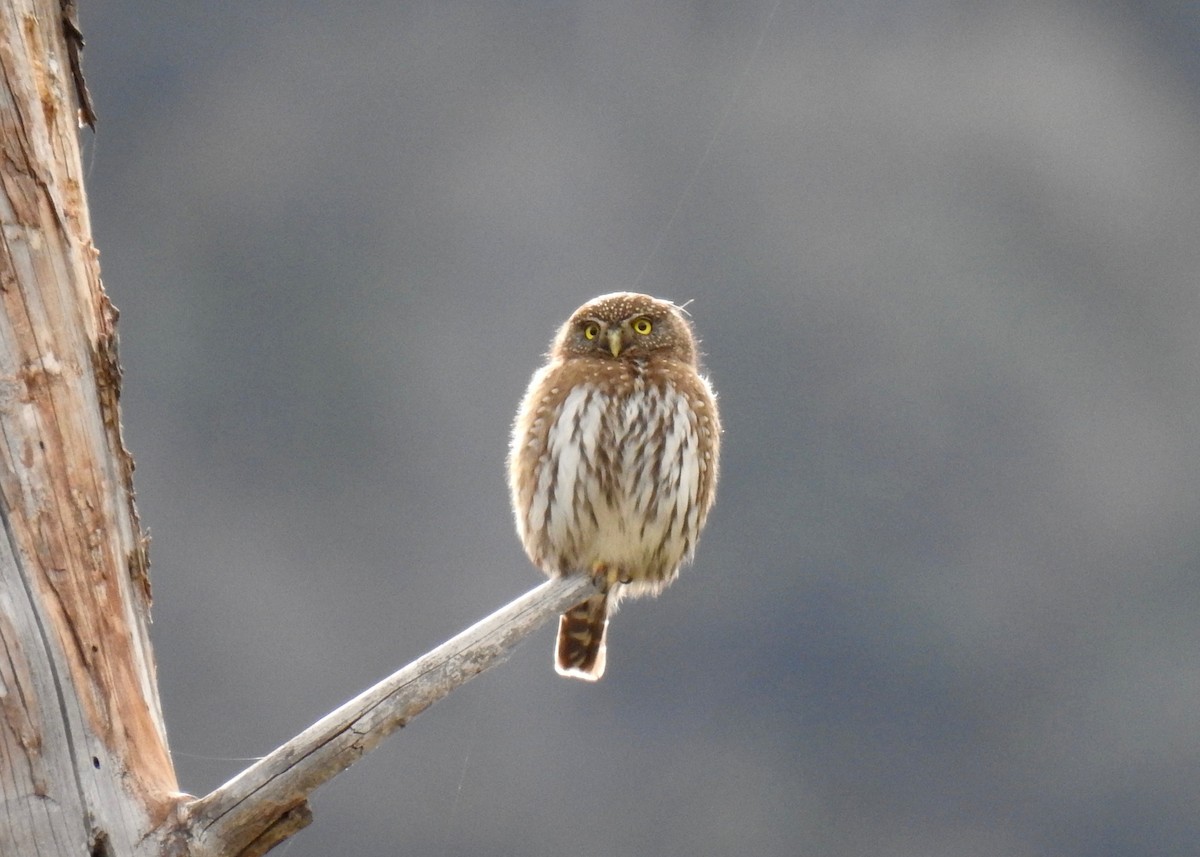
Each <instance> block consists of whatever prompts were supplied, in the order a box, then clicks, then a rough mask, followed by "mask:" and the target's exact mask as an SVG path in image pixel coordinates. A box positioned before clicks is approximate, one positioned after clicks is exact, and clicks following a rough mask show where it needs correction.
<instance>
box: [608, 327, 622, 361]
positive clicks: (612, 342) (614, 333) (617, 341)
mask: <svg viewBox="0 0 1200 857" xmlns="http://www.w3.org/2000/svg"><path fill="white" fill-rule="evenodd" d="M608 350H609V351H611V352H612V355H613V357H620V356H621V328H619V327H618V328H614V329H613V330H610V331H609V332H608Z"/></svg>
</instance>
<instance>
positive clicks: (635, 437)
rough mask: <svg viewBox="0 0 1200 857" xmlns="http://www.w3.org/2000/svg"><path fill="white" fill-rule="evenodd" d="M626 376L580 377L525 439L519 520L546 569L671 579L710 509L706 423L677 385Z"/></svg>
mask: <svg viewBox="0 0 1200 857" xmlns="http://www.w3.org/2000/svg"><path fill="white" fill-rule="evenodd" d="M622 382H623V383H620V384H597V383H587V382H585V383H579V384H576V385H575V386H573V387H572V388H570V390H569V392H567V393H566V395H565V396H563V397H562V398H561V402H560V403H559V404H557V406H556V407H554V408H553V410H552V411H549V412H546V413H544V414H543V417H542V419H543V420H544V422H543V423H541V424H539V425H537V426H536V428H537V429H538V430H537V431H531V432H530V436H529V438H528V439H527V440H526V441H525V443H526V445H527V447H528V449H529V452H530V454H529V455H527V456H526V458H527V463H528V465H529V466H528V471H527V473H528V478H527V485H526V490H525V491H522V492H518V493H520V494H521V495H523V497H524V498H527V500H525V502H523V503H520V504H519V507H518V508H519V509H521V508H523V509H524V510H525V514H524V516H523V517H524V520H523V521H518V525H519V529H521V530H522V532H523V540H524V541H525V544H526V548H527V550H529V552H530V555H531V557H533V559H534V561H535V562H536V563H538V564H539V565H540V566H541V567H542V568H543V569H544V570H546V571H549V572H552V573H566V572H569V571H573V570H587V569H590V568H592V567H593V566H595V565H596V564H598V563H602V564H605V565H608V566H610V567H614V566H615V567H619V568H621V569H622V571H623V572H625V573H626V574H627V575H628V576H630V577H632V578H633V579H634V580H635V581H646V582H648V583H653V582H662V583H665V582H666V581H668V580H669V579H670V578H672V577H673V576H674V574H675V572H676V570H677V569H678V566H679V564H680V562H681V561H682V560H683V559H684V558H685V557H686V556H687V555H689V554H690V553H691V550H692V548H693V546H694V544H695V539H696V536H697V535H698V532H699V528H700V526H701V524H702V521H703V515H704V512H705V511H706V505H707V503H706V502H705V500H704V498H702V497H701V496H700V488H701V483H702V470H703V469H704V466H705V465H704V462H703V461H702V455H701V452H700V442H699V441H700V431H701V429H700V427H699V425H698V422H699V421H698V417H697V412H696V409H695V407H694V402H693V401H692V398H691V397H690V396H689V395H688V394H687V393H686V392H684V391H680V390H679V389H678V388H677V387H676V386H675V385H674V384H672V383H670V382H661V381H660V382H657V383H655V382H652V381H650V380H647V379H646V378H645V377H644V376H641V375H636V374H635V375H629V376H625V377H624V378H623V379H622ZM514 440H515V439H514ZM534 453H536V455H535V454H534ZM514 496H516V495H514ZM521 524H524V526H521Z"/></svg>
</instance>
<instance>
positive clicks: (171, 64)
mask: <svg viewBox="0 0 1200 857" xmlns="http://www.w3.org/2000/svg"><path fill="white" fill-rule="evenodd" d="M80 5H81V9H80V11H81V17H82V23H83V25H84V30H85V34H86V36H87V40H88V47H87V52H86V54H85V57H84V61H85V67H86V70H87V72H88V75H89V82H90V84H91V88H92V91H93V93H94V95H95V97H96V102H97V108H98V110H99V113H100V119H101V122H100V126H99V129H100V133H99V135H98V136H97V137H96V138H94V140H93V139H91V138H90V136H89V135H87V134H85V135H84V137H85V139H86V140H87V143H86V146H87V148H86V150H85V159H86V161H87V163H88V164H89V181H88V186H89V191H90V199H91V205H92V213H93V219H94V227H95V233H96V241H97V244H98V246H99V248H100V250H101V252H102V257H101V260H102V264H103V271H104V280H105V283H106V285H107V287H108V289H109V291H110V292H111V294H112V296H113V298H114V300H115V302H116V303H117V305H118V306H119V307H120V309H121V311H122V316H121V327H120V331H121V339H122V358H123V362H124V366H125V369H126V382H125V396H124V406H125V407H124V417H125V423H126V435H127V440H128V443H129V445H130V447H131V449H132V451H133V453H134V455H135V457H136V459H137V463H138V470H137V488H138V492H139V500H140V505H141V510H142V514H143V518H144V521H145V523H146V524H147V525H148V526H149V527H150V529H151V532H152V535H153V537H154V543H153V551H152V559H153V582H154V591H155V597H156V601H155V612H154V618H155V625H154V629H153V638H154V643H155V646H156V651H157V656H158V664H159V677H160V681H161V688H162V693H163V698H164V702H165V706H166V714H167V721H168V726H169V729H170V736H171V743H172V747H173V749H174V750H175V751H176V753H177V756H176V763H177V765H178V769H179V773H180V777H181V780H182V785H183V787H184V788H185V789H187V790H188V791H191V792H194V793H203V792H204V791H206V790H208V789H211V788H213V787H214V786H216V785H218V784H220V783H221V782H223V781H224V780H225V779H227V778H228V777H230V776H231V775H233V774H234V773H236V772H237V771H239V770H240V769H241V768H242V767H244V765H245V764H246V763H245V762H243V761H240V759H239V757H252V756H256V755H261V754H263V753H265V752H267V751H269V750H270V749H271V748H273V747H275V746H276V745H278V744H279V743H281V742H283V741H284V740H286V739H287V738H289V737H291V736H292V735H293V734H295V733H296V732H298V731H300V730H301V729H303V728H304V727H306V726H307V725H308V724H309V723H311V722H312V721H314V720H315V719H317V718H318V717H320V716H322V715H323V714H325V713H326V712H327V711H328V710H330V709H331V708H333V707H334V706H336V705H337V704H339V703H340V702H342V701H343V700H344V699H346V698H348V697H349V696H351V695H352V694H354V693H356V692H358V691H359V690H361V689H363V688H364V687H366V686H368V685H369V684H371V683H372V682H374V681H375V680H377V679H379V678H381V677H382V676H384V675H386V674H387V673H389V672H391V671H392V670H393V669H396V668H398V667H399V666H401V665H403V664H404V663H406V662H408V661H409V660H411V659H413V658H415V657H416V656H418V655H420V654H421V653H423V652H424V651H426V650H427V649H429V648H431V647H432V646H434V645H435V644H437V643H439V642H440V641H442V640H443V639H445V638H447V637H449V636H450V635H451V634H453V633H455V632H457V631H458V630H460V629H461V628H463V627H465V626H467V625H468V624H470V623H472V622H474V621H475V620H476V619H478V618H480V617H481V616H483V615H485V614H487V613H489V612H491V611H492V610H493V609H494V608H496V607H499V606H500V605H501V604H503V603H505V602H507V601H508V600H510V599H511V598H513V597H516V596H517V595H519V594H521V593H522V592H524V591H526V590H527V589H528V588H530V587H532V586H534V585H535V584H537V583H539V582H540V580H541V577H540V576H539V575H538V574H537V572H535V571H534V570H533V569H532V568H531V567H530V565H529V564H528V562H527V561H526V559H525V557H524V555H523V554H522V552H521V550H520V548H519V546H518V543H517V540H516V537H515V536H514V534H513V532H512V526H511V522H510V513H509V508H508V498H507V494H506V488H505V483H504V468H503V461H504V456H505V446H506V442H507V433H508V427H509V423H510V419H511V417H512V414H513V411H514V410H515V408H516V405H517V401H518V399H519V397H520V395H521V393H522V391H523V389H524V387H525V384H526V382H527V380H528V377H529V375H530V373H531V372H532V371H533V369H534V368H535V367H536V366H537V365H538V364H539V362H540V360H541V355H542V353H543V352H544V350H545V347H546V345H547V343H548V341H549V339H550V337H551V335H552V334H553V332H554V329H555V327H556V326H557V325H558V324H559V323H560V322H561V321H562V320H563V319H564V318H565V317H566V316H567V315H568V314H569V313H570V312H571V311H572V310H573V309H574V308H575V307H576V306H577V305H579V304H580V303H582V302H584V301H585V300H587V299H588V298H590V297H592V296H594V295H596V294H599V293H601V292H607V291H612V290H616V289H627V288H636V289H638V290H642V291H648V292H651V293H653V294H656V295H660V296H664V297H669V298H672V299H674V300H676V301H679V302H682V301H687V300H694V303H692V304H691V306H690V310H691V312H692V314H693V316H694V319H695V324H696V327H697V329H698V331H699V333H700V335H701V337H702V338H703V340H704V350H705V352H706V354H707V358H706V361H707V366H708V370H709V372H710V374H711V377H712V379H713V381H714V383H715V385H716V387H717V388H718V390H719V392H720V395H721V405H722V410H723V415H724V419H725V425H726V436H725V456H724V474H723V481H722V483H721V488H720V492H719V498H718V502H717V506H716V509H715V512H714V514H713V516H712V518H711V519H710V523H709V528H708V530H707V531H706V533H705V535H704V538H703V539H702V541H701V544H700V550H699V553H698V557H697V562H696V563H695V565H694V566H693V567H690V568H688V569H685V571H684V574H683V575H682V577H681V578H680V580H679V582H678V583H677V584H676V585H675V586H674V587H673V588H672V589H671V590H670V591H668V592H667V593H665V594H664V595H663V596H662V597H661V598H660V599H658V600H657V601H654V602H635V603H632V604H629V605H628V606H627V607H626V608H625V609H623V610H622V612H621V614H620V616H619V617H618V618H617V619H616V621H615V623H614V626H613V629H612V635H611V638H610V649H609V672H608V675H606V676H605V678H604V680H603V681H602V682H601V683H600V684H599V685H596V686H588V685H585V684H582V683H579V682H573V681H568V680H565V679H561V678H558V677H557V676H555V674H554V672H553V670H552V668H551V642H552V631H551V630H550V629H549V628H546V629H544V630H543V631H542V632H541V633H539V634H537V635H536V636H535V637H534V638H532V639H531V640H529V641H528V642H526V643H525V644H524V645H523V646H522V647H521V649H520V650H518V652H517V653H516V655H515V656H514V657H513V659H512V660H511V661H510V662H509V663H508V664H506V665H505V666H503V667H501V668H500V669H498V670H497V671H495V672H492V673H490V674H488V675H486V676H484V677H482V678H481V679H479V680H477V681H476V682H474V683H472V684H471V685H468V686H467V687H465V688H463V689H462V690H460V691H459V692H456V693H455V694H453V695H452V696H451V697H450V698H449V699H447V700H446V701H444V702H442V703H440V704H439V705H438V706H436V707H435V708H433V709H431V710H430V711H429V712H427V713H426V714H424V715H423V716H421V717H420V718H418V719H417V720H416V721H415V722H414V723H413V724H412V725H411V726H410V727H409V728H408V729H406V730H404V731H403V732H402V733H400V734H398V735H397V736H395V737H394V738H393V739H392V740H391V741H390V742H389V743H387V744H386V745H385V746H384V748H382V749H381V750H380V751H378V752H376V753H374V754H373V755H371V756H369V757H368V758H367V759H365V760H364V761H363V762H362V763H361V764H359V765H358V766H357V767H355V768H353V769H352V770H351V771H349V772H348V773H346V774H345V775H343V776H341V777H339V778H338V779H336V780H335V781H334V782H333V783H331V784H330V785H328V786H326V787H325V788H323V789H322V790H321V791H319V792H318V793H317V795H316V798H315V801H314V806H315V810H316V814H317V817H316V821H315V823H314V824H313V826H312V827H311V828H309V829H308V830H307V831H305V832H303V833H301V834H300V835H299V836H298V837H297V838H296V839H295V840H294V841H293V843H292V844H291V845H290V846H287V847H288V848H289V850H288V851H287V852H286V854H287V857H318V855H331V854H336V855H339V856H340V857H360V856H361V857H365V856H366V855H372V857H374V855H394V854H414V855H417V854H419V855H432V857H451V855H479V854H489V855H533V857H538V855H562V854H572V855H580V857H591V855H606V857H611V855H733V854H754V855H762V857H771V855H780V857H794V855H797V854H814V855H831V856H832V857H841V855H847V857H861V855H887V856H888V857H906V855H913V857H938V856H939V855H946V857H960V855H971V857H990V856H991V855H996V857H1001V855H1003V857H1013V855H1017V857H1020V855H1064V856H1065V857H1074V855H1080V857H1082V855H1151V854H1153V855H1158V857H1162V855H1187V857H1193V855H1195V854H1196V853H1197V843H1200V812H1198V811H1197V807H1198V806H1200V658H1198V653H1200V621H1198V619H1200V583H1198V575H1197V572H1198V570H1200V532H1198V529H1197V520H1198V518H1200V490H1198V485H1200V441H1198V437H1197V425H1198V417H1200V335H1198V333H1197V330H1198V327H1200V282H1198V272H1200V226H1198V224H1200V52H1198V48H1200V11H1198V9H1197V6H1196V4H1193V3H1179V2H1166V0H1163V2H1146V3H1136V4H1135V3H1127V4H1123V3H1097V2H1082V0H1080V2H1069V0H1062V2H1060V1H1059V0H1048V2H1029V3H1024V2H989V3H970V2H968V3H953V2H946V0H918V2H903V3H901V2H896V0H860V2H836V3H814V2H805V0H795V2H793V0H785V2H782V3H781V4H779V6H778V8H777V9H775V2H774V0H755V2H746V3H736V4H735V3H713V2H708V3H704V2H695V3H689V2H661V3H638V2H620V3H616V2H613V3H610V2H569V1H568V0H564V2H474V3H458V2H423V3H422V2H417V3H385V2H368V0H348V2H339V3H330V2H296V1H295V0H293V2H286V3H285V2H261V3H248V4H211V3H195V2H193V3H160V4H145V3H138V2H133V0H125V1H124V2H122V0H94V2H82V3H81V4H80ZM773 9H774V10H775V11H774V12H773ZM760 37H761V42H760ZM756 46H757V50H756ZM723 119H724V121H723V122H722V120H723ZM718 129H719V133H718V134H716V136H715V138H714V132H716V131H717V130H718ZM706 153H707V156H706Z"/></svg>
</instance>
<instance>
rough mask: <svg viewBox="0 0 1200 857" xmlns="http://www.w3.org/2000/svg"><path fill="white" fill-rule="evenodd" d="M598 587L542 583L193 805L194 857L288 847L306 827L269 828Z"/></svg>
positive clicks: (577, 581) (583, 579)
mask: <svg viewBox="0 0 1200 857" xmlns="http://www.w3.org/2000/svg"><path fill="white" fill-rule="evenodd" d="M596 591H597V589H596V587H595V585H594V584H593V582H592V580H591V578H590V577H588V576H586V575H581V576H576V577H568V578H559V579H556V580H551V581H548V582H546V583H543V584H542V585H541V586H539V587H537V588H536V589H534V590H532V591H530V592H528V593H526V594H525V595H523V596H521V597H520V598H518V599H517V600H515V601H513V602H511V603H510V604H508V605H507V606H505V607H502V608H501V609H500V610H498V611H496V612H495V613H493V614H492V615H491V616H488V617H487V618H486V619H483V620H482V621H480V622H478V623H476V624H475V625H473V626H471V627H470V628H468V629H467V630H465V631H463V632H462V633H461V634H459V635H458V636H456V637H454V638H453V639H451V640H449V641H448V642H446V643H443V644H442V645H440V646H438V647H437V648H436V649H434V650H433V651H431V652H429V653H428V654H426V655H424V656H422V657H421V658H419V659H417V660H416V661H414V662H413V663H411V664H409V665H408V666H406V667H404V668H403V669H401V670H400V671H398V672H396V673H394V674H392V675H391V676H389V677H388V678H386V679H384V680H383V681H381V682H380V683H379V684H377V685H375V686H374V687H372V688H370V689H369V690H367V691H365V692H364V693H362V694H360V695H359V696H357V697H355V698H354V699H352V700H350V701H349V702H347V703H345V704H344V705H342V706H341V707H340V708H338V709H337V710H336V711H333V712H331V713H330V714H327V715H326V716H325V717H323V718H322V719H321V720H319V721H317V722H316V723H314V724H313V725H312V726H310V727H309V728H308V729H306V730H305V731H304V732H301V733H300V734H299V735H297V736H296V737H295V738H293V739H292V740H290V741H288V742H287V743H286V744H284V745H283V746H281V747H279V748H278V749H276V750H274V751H273V752H272V753H271V754H270V755H268V756H266V757H264V758H263V759H261V760H259V761H258V762H255V763H254V764H253V765H251V766H250V767H249V768H247V769H246V770H244V771H242V773H240V774H238V775H237V776H236V777H234V778H233V779H232V780H230V781H229V782H227V783H225V785H223V786H221V787H220V788H218V789H216V790H215V791H213V792H212V793H211V794H209V795H207V796H205V797H203V798H200V799H198V800H196V801H194V802H193V803H192V804H191V805H190V806H189V808H188V809H189V817H190V821H189V822H188V826H189V831H188V832H189V833H190V838H191V840H192V849H193V850H192V854H193V855H195V857H207V856H208V855H214V857H215V855H226V854H232V855H239V854H243V853H246V852H247V851H254V852H256V853H262V852H261V851H260V850H258V845H255V843H256V841H259V840H260V838H261V837H262V836H263V835H264V834H267V835H268V838H269V839H272V840H275V841H272V842H271V845H274V844H277V842H278V841H282V838H286V835H290V834H291V833H293V832H295V830H298V829H299V827H294V829H291V830H289V831H288V833H287V834H285V836H284V837H277V834H278V832H279V829H278V828H276V830H275V833H268V831H270V830H271V828H272V827H274V825H276V823H277V822H278V820H279V819H280V818H281V816H284V815H286V814H288V813H290V812H293V811H296V810H299V812H298V813H297V814H296V816H295V817H298V818H306V817H307V814H306V810H305V807H304V804H305V801H306V800H307V798H308V795H309V794H310V793H311V792H312V791H313V790H314V789H316V788H317V786H319V785H321V784H322V783H324V782H326V781H327V780H330V779H332V778H333V777H334V776H336V775H337V774H339V773H341V772H342V771H344V770H345V769H346V768H348V767H350V766H351V765H352V764H354V763H355V762H356V761H358V760H359V759H360V758H361V757H362V756H363V755H364V754H365V753H367V752H368V751H369V750H371V749H373V748H374V747H375V746H376V745H377V744H378V743H379V742H380V741H382V740H383V739H384V738H386V737H387V736H388V735H390V734H391V733H392V732H394V731H395V730H396V729H398V728H399V727H401V726H404V725H405V724H406V723H408V721H410V720H411V719H412V718H414V717H416V716H417V715H418V714H420V713H421V712H422V711H424V710H425V709H426V708H428V707H429V706H430V705H432V704H433V703H435V702H437V701H438V700H439V699H441V698H442V697H443V696H445V695H446V694H448V693H449V692H450V691H452V690H453V689H454V688H456V687H458V686H459V685H461V684H463V683H465V682H466V681H467V680H468V679H471V678H473V677H475V676H477V675H479V673H481V672H483V671H484V670H486V669H489V668H491V667H493V666H496V665H497V664H499V663H501V662H502V661H504V660H505V659H506V658H507V657H508V655H509V654H510V653H511V652H512V650H513V648H514V647H515V646H516V645H517V643H519V642H520V641H521V640H522V639H524V638H525V637H526V636H527V635H528V634H530V633H531V632H533V631H534V630H536V629H537V628H539V627H540V626H541V625H543V624H544V623H545V622H546V620H547V619H549V618H551V617H552V616H556V615H557V614H559V613H561V612H563V611H564V610H565V609H566V608H568V607H570V606H571V605H572V604H576V603H578V602H579V601H582V600H583V599H585V598H587V597H588V596H589V595H592V594H594V593H595V592H596ZM300 826H303V825H302V824H301V825H300ZM259 845H261V842H259ZM251 846H254V847H253V848H252V847H251ZM268 847H270V846H268Z"/></svg>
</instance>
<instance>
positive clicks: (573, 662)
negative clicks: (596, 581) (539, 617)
mask: <svg viewBox="0 0 1200 857" xmlns="http://www.w3.org/2000/svg"><path fill="white" fill-rule="evenodd" d="M608 600H609V599H608V596H607V595H593V596H592V597H591V598H589V599H587V600H586V601H581V602H579V603H578V604H576V605H575V606H574V607H572V608H571V609H570V610H568V611H567V612H566V613H564V614H562V616H560V617H559V619H558V644H557V647H556V652H557V657H556V659H555V664H554V669H555V670H556V671H557V672H558V674H559V675H564V676H569V677H571V678H579V679H583V680H584V681H596V680H598V679H599V678H600V676H602V675H604V637H605V635H606V634H607V632H608Z"/></svg>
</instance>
